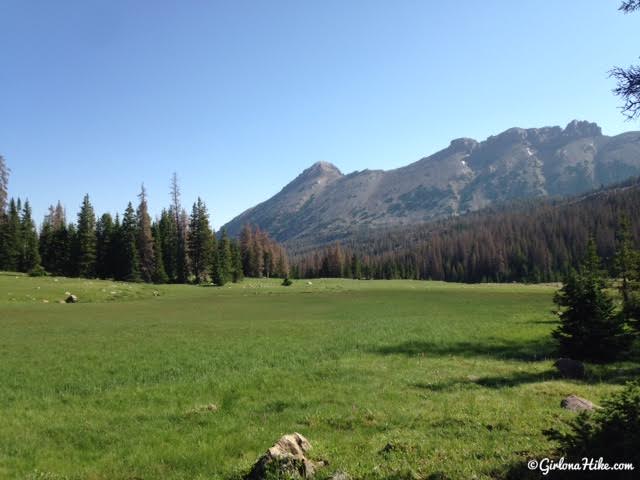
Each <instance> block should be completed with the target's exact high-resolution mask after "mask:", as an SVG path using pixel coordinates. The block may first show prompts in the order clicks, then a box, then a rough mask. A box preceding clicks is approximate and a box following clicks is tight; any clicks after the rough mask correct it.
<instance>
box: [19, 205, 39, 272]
mask: <svg viewBox="0 0 640 480" xmlns="http://www.w3.org/2000/svg"><path fill="white" fill-rule="evenodd" d="M21 228H22V242H23V247H22V259H21V265H20V268H21V271H23V272H33V271H36V270H38V269H42V266H41V265H40V252H39V251H38V232H37V231H36V225H35V223H34V222H33V218H32V216H31V205H30V204H29V201H28V200H27V201H26V202H24V207H23V208H22V221H21Z"/></svg>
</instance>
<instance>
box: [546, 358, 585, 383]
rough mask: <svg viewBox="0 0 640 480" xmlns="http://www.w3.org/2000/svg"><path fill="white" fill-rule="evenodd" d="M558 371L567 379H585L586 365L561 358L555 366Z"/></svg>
mask: <svg viewBox="0 0 640 480" xmlns="http://www.w3.org/2000/svg"><path fill="white" fill-rule="evenodd" d="M553 366H554V367H556V368H557V369H558V371H559V372H560V375H562V376H563V377H565V378H584V374H585V370H584V363H582V362H579V361H578V360H572V359H570V358H559V359H558V360H557V361H556V363H554V364H553Z"/></svg>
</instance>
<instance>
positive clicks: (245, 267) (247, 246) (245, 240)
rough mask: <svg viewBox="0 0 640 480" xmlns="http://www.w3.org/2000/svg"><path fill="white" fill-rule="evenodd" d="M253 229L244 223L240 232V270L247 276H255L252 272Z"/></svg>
mask: <svg viewBox="0 0 640 480" xmlns="http://www.w3.org/2000/svg"><path fill="white" fill-rule="evenodd" d="M253 245H254V240H253V230H252V229H251V226H250V225H248V224H245V225H244V226H243V227H242V231H241V232H240V256H241V257H242V271H243V272H244V275H245V276H247V277H254V276H256V275H255V273H254V272H253V265H254V263H255V259H254V257H255V252H254V251H253Z"/></svg>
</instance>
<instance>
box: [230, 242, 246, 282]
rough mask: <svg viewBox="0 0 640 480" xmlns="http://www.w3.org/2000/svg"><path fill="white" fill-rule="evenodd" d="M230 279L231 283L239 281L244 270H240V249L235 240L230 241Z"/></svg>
mask: <svg viewBox="0 0 640 480" xmlns="http://www.w3.org/2000/svg"><path fill="white" fill-rule="evenodd" d="M231 268H232V274H231V280H232V281H233V283H238V282H241V281H242V280H243V278H244V272H243V271H242V253H241V251H240V244H239V243H238V242H237V241H232V242H231Z"/></svg>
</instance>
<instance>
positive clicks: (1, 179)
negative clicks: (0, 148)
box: [0, 155, 10, 222]
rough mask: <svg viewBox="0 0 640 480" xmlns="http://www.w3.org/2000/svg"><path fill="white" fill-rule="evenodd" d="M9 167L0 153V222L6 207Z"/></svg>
mask: <svg viewBox="0 0 640 480" xmlns="http://www.w3.org/2000/svg"><path fill="white" fill-rule="evenodd" d="M9 172H10V170H9V167H7V164H6V162H5V161H4V157H3V156H2V155H0V222H2V218H1V217H2V216H3V214H4V213H5V211H6V209H7V198H8V196H9Z"/></svg>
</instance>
